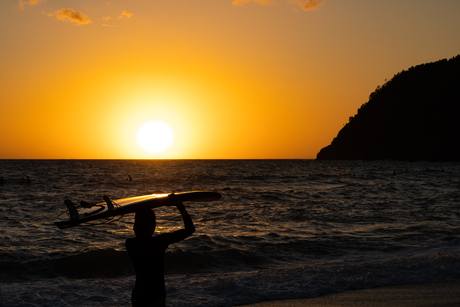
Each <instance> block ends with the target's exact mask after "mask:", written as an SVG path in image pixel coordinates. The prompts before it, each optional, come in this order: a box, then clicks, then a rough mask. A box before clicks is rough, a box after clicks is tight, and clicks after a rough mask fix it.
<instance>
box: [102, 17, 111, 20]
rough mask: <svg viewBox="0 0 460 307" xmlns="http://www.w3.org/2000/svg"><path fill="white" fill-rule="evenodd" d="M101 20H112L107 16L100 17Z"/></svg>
mask: <svg viewBox="0 0 460 307" xmlns="http://www.w3.org/2000/svg"><path fill="white" fill-rule="evenodd" d="M102 19H104V20H106V21H107V20H110V19H112V18H111V17H110V16H107V17H102Z"/></svg>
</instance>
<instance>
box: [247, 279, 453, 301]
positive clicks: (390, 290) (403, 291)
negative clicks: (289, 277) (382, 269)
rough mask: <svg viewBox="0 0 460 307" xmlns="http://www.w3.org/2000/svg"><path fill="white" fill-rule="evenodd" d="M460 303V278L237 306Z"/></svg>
mask: <svg viewBox="0 0 460 307" xmlns="http://www.w3.org/2000/svg"><path fill="white" fill-rule="evenodd" d="M303 306H308V307H355V306H363V307H364V306H366V307H416V306H417V307H420V306H423V307H434V306H460V281H449V282H439V283H426V284H410V285H396V286H383V287H376V288H369V289H360V290H349V291H345V292H342V293H335V294H329V295H324V296H320V297H316V298H306V299H294V300H281V301H268V302H261V303H255V304H249V305H241V306H238V307H303Z"/></svg>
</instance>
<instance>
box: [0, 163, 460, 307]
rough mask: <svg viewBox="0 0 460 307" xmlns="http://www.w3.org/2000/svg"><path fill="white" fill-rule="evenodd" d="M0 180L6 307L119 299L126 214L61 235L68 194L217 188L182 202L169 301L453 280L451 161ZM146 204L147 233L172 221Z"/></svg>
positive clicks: (105, 168) (123, 169) (33, 168)
mask: <svg viewBox="0 0 460 307" xmlns="http://www.w3.org/2000/svg"><path fill="white" fill-rule="evenodd" d="M128 174H129V175H131V177H132V178H133V181H127V180H126V178H127V175H128ZM0 176H3V179H4V182H3V184H0V297H1V301H2V302H1V303H3V305H4V306H128V305H129V302H130V295H131V289H132V287H133V286H134V276H133V269H132V266H131V262H130V260H129V257H128V256H127V254H126V251H125V248H124V241H125V239H126V238H127V237H130V236H132V235H133V233H132V230H131V228H132V222H133V215H127V216H125V217H123V218H122V219H120V220H119V221H116V222H112V223H109V224H102V225H91V226H79V227H76V228H70V229H66V230H60V229H58V228H57V227H55V226H54V224H53V221H54V220H55V219H56V218H57V217H58V216H59V214H61V213H62V212H64V211H65V206H64V204H63V199H64V198H65V197H69V198H71V199H72V200H74V201H75V202H79V201H80V200H86V201H89V202H100V201H101V200H102V196H103V195H108V196H109V197H110V198H112V199H117V198H123V197H131V196H136V195H144V194H151V193H170V192H182V191H191V190H211V191H216V192H219V193H221V194H222V199H221V200H220V201H217V202H212V203H193V204H187V203H186V206H187V208H188V211H189V213H190V214H191V216H192V218H193V220H194V222H195V226H196V228H197V232H196V233H195V234H194V235H193V236H192V237H191V238H190V239H188V240H186V241H183V242H180V243H178V244H175V245H174V246H172V247H170V248H169V249H168V252H167V258H168V259H167V263H166V268H167V276H166V282H167V291H168V301H169V304H170V306H234V305H237V304H244V303H252V302H257V301H261V300H270V299H286V298H305V297H314V296H318V295H323V294H328V293H335V292H340V291H345V290H348V289H356V288H366V287H373V286H380V285H392V284H405V283H420V282H436V281H448V280H456V279H460V256H459V255H460V237H459V234H460V223H459V214H460V202H459V200H460V164H459V163H428V162H417V163H408V162H386V161H384V162H382V161H380V162H364V161H345V162H338V161H313V160H202V161H201V160H155V161H145V160H119V161H118V160H0ZM26 176H29V179H30V182H28V180H27V179H25V178H26ZM155 212H156V213H157V219H158V221H157V230H158V231H160V232H167V231H172V230H175V229H178V228H179V227H181V226H182V223H181V219H180V215H179V214H178V212H177V210H175V209H174V208H159V209H156V210H155ZM1 303H0V305H1Z"/></svg>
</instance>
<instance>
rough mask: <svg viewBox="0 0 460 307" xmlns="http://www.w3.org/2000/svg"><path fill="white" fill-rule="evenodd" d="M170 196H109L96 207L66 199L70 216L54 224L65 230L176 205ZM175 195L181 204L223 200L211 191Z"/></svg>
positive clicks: (95, 205)
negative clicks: (114, 198) (76, 203)
mask: <svg viewBox="0 0 460 307" xmlns="http://www.w3.org/2000/svg"><path fill="white" fill-rule="evenodd" d="M169 195H170V194H150V195H142V196H135V197H128V198H121V199H116V200H111V199H109V198H108V197H107V196H104V198H103V199H104V202H101V203H97V204H94V205H91V204H89V203H87V202H82V203H81V204H80V205H79V206H78V205H75V204H73V203H72V202H71V201H70V200H69V199H66V200H65V201H64V203H65V204H66V206H67V208H68V215H66V218H63V219H59V220H58V221H56V222H54V224H56V226H57V227H59V228H61V229H64V228H70V227H74V226H77V225H80V224H82V223H87V222H91V221H96V220H102V219H109V218H113V217H115V216H121V215H124V214H128V213H133V212H136V211H138V210H142V209H148V208H158V207H162V206H171V205H174V200H173V199H172V198H171V197H169ZM174 195H176V196H177V197H178V198H179V200H180V201H181V202H209V201H216V200H219V199H220V198H221V195H220V194H219V193H217V192H211V191H190V192H180V193H174ZM78 209H79V210H78Z"/></svg>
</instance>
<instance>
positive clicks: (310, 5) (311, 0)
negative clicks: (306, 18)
mask: <svg viewBox="0 0 460 307" xmlns="http://www.w3.org/2000/svg"><path fill="white" fill-rule="evenodd" d="M251 1H252V2H257V3H260V4H262V5H271V4H276V1H275V0H233V3H232V4H233V5H243V4H246V3H248V2H251ZM287 3H295V4H297V5H298V6H299V7H301V8H302V9H303V10H305V11H309V10H315V9H317V8H318V7H319V6H320V5H321V4H323V2H322V0H288V2H287Z"/></svg>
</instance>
